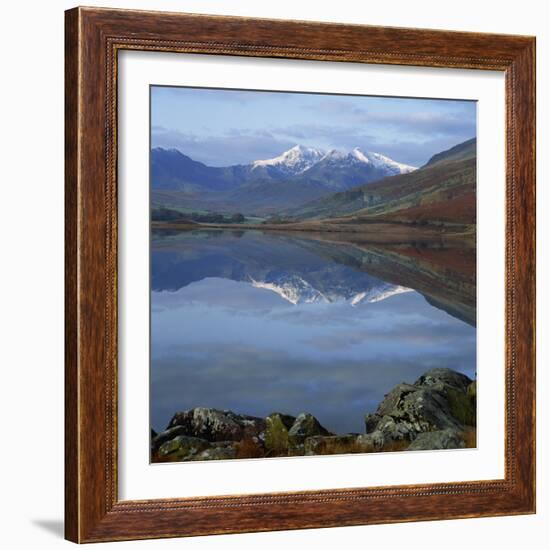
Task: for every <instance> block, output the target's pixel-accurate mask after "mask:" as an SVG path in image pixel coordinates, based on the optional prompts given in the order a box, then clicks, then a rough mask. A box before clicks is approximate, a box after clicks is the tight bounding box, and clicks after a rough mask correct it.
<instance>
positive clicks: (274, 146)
mask: <svg viewBox="0 0 550 550" xmlns="http://www.w3.org/2000/svg"><path fill="white" fill-rule="evenodd" d="M475 135H476V103H475V102H472V101H458V100H456V101H455V100H453V101H449V100H438V99H415V98H389V97H371V96H346V95H328V94H303V93H292V92H263V91H243V90H217V89H206V88H202V89H201V88H180V87H161V86H152V87H151V145H152V147H165V148H172V147H174V148H177V149H179V150H180V151H181V152H182V153H184V154H186V155H188V156H190V157H191V158H193V159H195V160H199V161H201V162H204V163H205V164H207V165H210V166H227V165H231V164H246V163H249V162H251V161H253V160H258V159H263V158H270V157H273V156H277V155H279V154H281V153H282V152H283V151H285V150H287V149H289V148H290V147H293V146H294V145H296V144H301V145H306V146H312V147H320V148H322V149H332V148H334V149H342V150H351V149H353V148H354V147H360V148H361V149H364V150H367V151H375V152H378V153H382V154H384V155H387V156H389V157H391V158H393V159H394V160H397V161H399V162H404V163H407V164H412V165H413V166H420V165H422V164H424V163H425V162H427V161H428V159H429V158H430V157H431V156H432V155H433V154H435V153H438V152H440V151H442V150H445V149H448V148H449V147H452V146H453V145H456V144H457V143H460V142H462V141H465V140H467V139H470V138H472V137H474V136H475Z"/></svg>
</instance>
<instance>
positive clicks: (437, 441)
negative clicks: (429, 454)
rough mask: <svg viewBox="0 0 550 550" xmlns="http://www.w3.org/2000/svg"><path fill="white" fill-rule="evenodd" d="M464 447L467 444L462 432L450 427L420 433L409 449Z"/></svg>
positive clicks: (425, 449)
mask: <svg viewBox="0 0 550 550" xmlns="http://www.w3.org/2000/svg"><path fill="white" fill-rule="evenodd" d="M464 447H466V444H465V442H464V439H463V437H462V436H461V434H460V432H458V431H456V430H451V429H448V430H439V431H437V432H425V433H421V434H419V435H418V437H417V438H416V439H415V440H414V441H413V442H412V443H411V444H410V445H409V447H408V448H407V450H408V451H433V450H439V449H464Z"/></svg>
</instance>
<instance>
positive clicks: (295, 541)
mask: <svg viewBox="0 0 550 550" xmlns="http://www.w3.org/2000/svg"><path fill="white" fill-rule="evenodd" d="M87 3H88V5H92V4H97V3H96V2H92V1H89V2H87ZM101 4H102V3H101V2H100V3H99V4H98V5H101ZM109 4H110V5H111V6H116V7H126V8H144V9H164V10H170V11H188V12H203V13H219V14H234V15H248V16H263V17H278V18H295V19H312V20H326V21H341V22H350V23H365V24H378V25H392V26H416V27H426V28H448V29H457V30H470V31H479V32H489V31H493V32H506V33H516V34H535V35H537V38H538V44H537V51H538V56H537V65H538V81H537V90H538V97H539V105H538V113H539V116H538V127H539V130H538V134H537V142H538V152H539V161H538V181H539V182H543V181H545V179H547V178H548V170H549V168H548V166H549V161H548V160H547V158H545V159H543V158H542V156H543V152H545V151H548V150H549V149H550V137H549V136H550V130H549V129H548V126H546V127H545V124H546V125H547V124H548V123H549V122H550V120H549V116H548V114H549V111H548V105H547V103H544V102H543V98H547V97H549V96H550V81H549V70H548V67H549V66H550V34H549V33H548V28H547V21H548V14H546V13H543V10H544V5H545V2H540V1H537V0H523V2H521V4H518V2H509V1H504V0H502V1H500V2H494V1H492V2H479V1H471V0H463V1H462V2H461V3H460V9H448V10H445V9H444V7H445V5H444V4H442V3H441V2H439V1H423V0H417V1H414V2H410V1H406V0H402V1H398V0H386V1H385V2H376V3H374V2H369V3H366V2H357V0H339V2H336V3H334V2H326V3H325V4H323V5H321V4H320V3H319V2H318V1H316V2H306V1H304V2H301V3H298V2H296V1H295V0H278V1H277V2H265V3H259V2H254V1H244V0H243V1H239V2H236V1H234V2H231V1H228V0H225V1H222V0H219V1H208V0H203V1H199V0H189V1H186V2H178V1H169V0H156V1H155V2H153V1H149V2H147V1H140V0H131V1H127V2H121V1H119V2H115V1H112V0H111V2H109ZM72 6H73V4H72V3H70V2H64V1H58V2H47V3H46V2H43V3H41V2H36V1H29V2H25V3H19V5H16V4H15V3H12V4H10V5H9V6H3V12H2V18H3V22H4V25H3V29H2V34H1V38H0V40H2V49H1V50H0V51H2V61H3V63H2V69H3V73H2V76H3V78H2V87H1V88H0V94H1V95H2V97H1V98H0V99H1V100H0V109H1V112H2V118H1V120H2V129H3V132H2V137H1V138H0V139H1V140H2V144H1V145H2V147H1V149H0V150H1V151H2V153H3V155H2V161H3V162H2V167H3V172H2V183H3V185H2V189H3V192H4V194H3V196H2V201H1V202H0V209H1V211H0V223H1V224H2V228H1V229H2V233H1V234H2V237H3V238H2V244H3V255H2V269H1V270H0V277H1V281H0V282H1V286H0V288H1V289H2V298H3V300H2V304H1V308H0V310H1V312H2V314H1V315H2V317H1V318H2V329H3V332H2V336H3V337H2V344H3V346H2V348H3V350H2V351H3V361H2V367H3V373H4V378H3V379H2V386H1V387H2V397H1V399H0V406H1V407H2V413H3V414H2V419H3V420H4V422H3V424H4V434H3V435H4V438H3V444H2V453H1V454H0V461H1V464H0V487H1V488H2V499H1V504H0V506H1V507H2V510H0V514H1V516H0V517H2V527H3V529H2V533H1V536H2V543H3V546H4V545H5V546H6V547H7V548H34V547H40V548H45V549H49V548H58V547H61V546H66V547H68V546H69V544H70V543H67V542H65V541H63V540H62V535H61V533H62V516H63V10H64V9H66V8H69V7H72ZM549 208H550V194H549V193H548V191H546V190H545V189H544V188H543V186H542V185H539V190H538V212H539V216H538V218H539V237H538V246H537V248H538V252H539V257H538V280H539V290H538V296H539V312H538V323H539V325H538V327H539V329H538V334H539V343H538V348H539V351H538V354H539V358H538V365H539V368H538V387H539V392H538V394H539V403H538V429H539V440H538V462H539V474H538V487H539V497H538V514H537V515H535V516H523V517H513V518H490V519H474V520H460V521H446V522H430V523H414V524H402V525H384V526H370V527H353V528H337V529H326V530H315V531H299V532H284V533H262V534H250V535H238V536H237V535H228V536H218V537H209V538H195V539H187V540H181V539H175V540H168V541H147V542H135V543H134V542H132V543H120V547H121V548H122V547H128V546H135V547H136V548H138V547H143V548H174V547H176V546H178V547H184V548H197V549H213V548H224V549H225V548H229V549H231V548H235V549H237V548H239V549H240V550H241V549H245V548H251V549H252V548H257V547H258V546H259V545H262V547H263V548H279V547H281V546H282V545H285V546H287V547H291V548H294V547H298V546H302V545H316V546H317V547H321V548H323V547H327V548H330V547H334V546H335V545H338V546H344V545H347V546H352V545H354V546H355V545H359V546H365V545H368V546H374V547H376V546H380V547H382V546H384V547H386V548H397V547H402V546H406V547H407V548H410V549H416V548H418V549H420V548H422V549H426V550H427V549H431V548H433V549H436V548H437V549H439V548H441V547H442V546H444V547H445V548H447V549H454V548H456V549H461V550H462V549H463V548H464V546H465V545H469V546H472V547H474V548H475V547H484V546H486V545H487V544H491V545H492V546H497V545H498V547H499V548H501V549H508V548H509V549H512V548H513V549H515V548H517V547H518V546H526V545H528V547H529V548H535V549H539V548H545V547H546V546H547V537H548V535H547V532H548V525H549V524H550V483H549V480H550V477H549V476H548V473H547V468H549V466H548V464H549V453H548V451H549V438H550V429H549V428H548V426H549V425H550V400H546V402H544V401H543V399H542V398H541V396H543V395H544V394H545V393H548V392H549V391H550V378H549V375H548V374H547V372H545V368H544V367H545V364H547V362H548V359H549V358H550V355H549V351H550V350H549V348H548V339H546V341H545V339H544V337H543V336H544V334H545V333H546V334H548V331H549V330H550V325H549V324H548V307H546V308H545V310H544V311H542V305H543V303H545V305H546V306H548V292H547V291H546V292H545V289H544V288H543V286H542V284H540V283H541V282H542V281H543V280H544V278H545V277H546V278H547V277H548V268H549V263H548V262H549V261H550V257H549V254H550V252H549V249H550V246H549V243H548V242H547V239H546V235H547V234H548V230H549V223H550V222H549V221H548V220H547V219H545V218H544V217H543V216H542V213H543V212H544V211H547V210H548V209H549ZM544 251H545V254H544V255H543V252H544ZM545 523H546V525H545ZM545 535H546V536H545ZM543 537H544V538H545V539H546V540H543ZM478 541H479V542H478ZM100 546H101V545H100ZM111 547H112V546H111Z"/></svg>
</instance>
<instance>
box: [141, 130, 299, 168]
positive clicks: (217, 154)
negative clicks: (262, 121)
mask: <svg viewBox="0 0 550 550" xmlns="http://www.w3.org/2000/svg"><path fill="white" fill-rule="evenodd" d="M294 145H296V141H294V140H292V139H290V138H286V139H285V138H279V137H276V136H274V135H273V133H271V132H269V131H268V130H259V131H254V130H244V129H235V128H234V129H231V130H229V131H228V132H227V133H226V134H223V135H211V136H202V135H197V134H192V133H184V132H180V131H178V130H171V129H169V128H165V127H162V126H153V127H152V128H151V146H152V147H165V148H176V149H179V150H180V151H181V152H182V153H184V154H185V155H188V156H190V157H191V158H192V159H194V160H198V161H199V162H203V163H204V164H206V165H208V166H230V165H233V164H248V163H250V162H252V161H254V160H258V159H265V158H271V157H274V156H277V155H280V154H281V153H282V152H283V151H286V150H287V149H290V148H291V147H293V146H294Z"/></svg>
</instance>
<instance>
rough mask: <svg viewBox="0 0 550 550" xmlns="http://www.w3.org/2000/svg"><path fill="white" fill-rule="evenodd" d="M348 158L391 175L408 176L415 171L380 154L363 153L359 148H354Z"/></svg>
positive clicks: (413, 168)
mask: <svg viewBox="0 0 550 550" xmlns="http://www.w3.org/2000/svg"><path fill="white" fill-rule="evenodd" d="M350 156H351V157H353V158H354V159H355V160H357V161H359V162H364V163H365V164H371V165H372V166H374V167H375V168H381V169H384V170H387V171H388V172H390V173H392V174H408V173H409V172H412V171H413V170H416V167H415V166H410V165H408V164H403V163H401V162H396V161H395V160H393V159H391V158H389V157H386V156H385V155H382V154H380V153H374V152H373V151H367V152H364V151H362V150H361V149H359V147H355V149H353V151H352V152H351V153H350Z"/></svg>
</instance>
